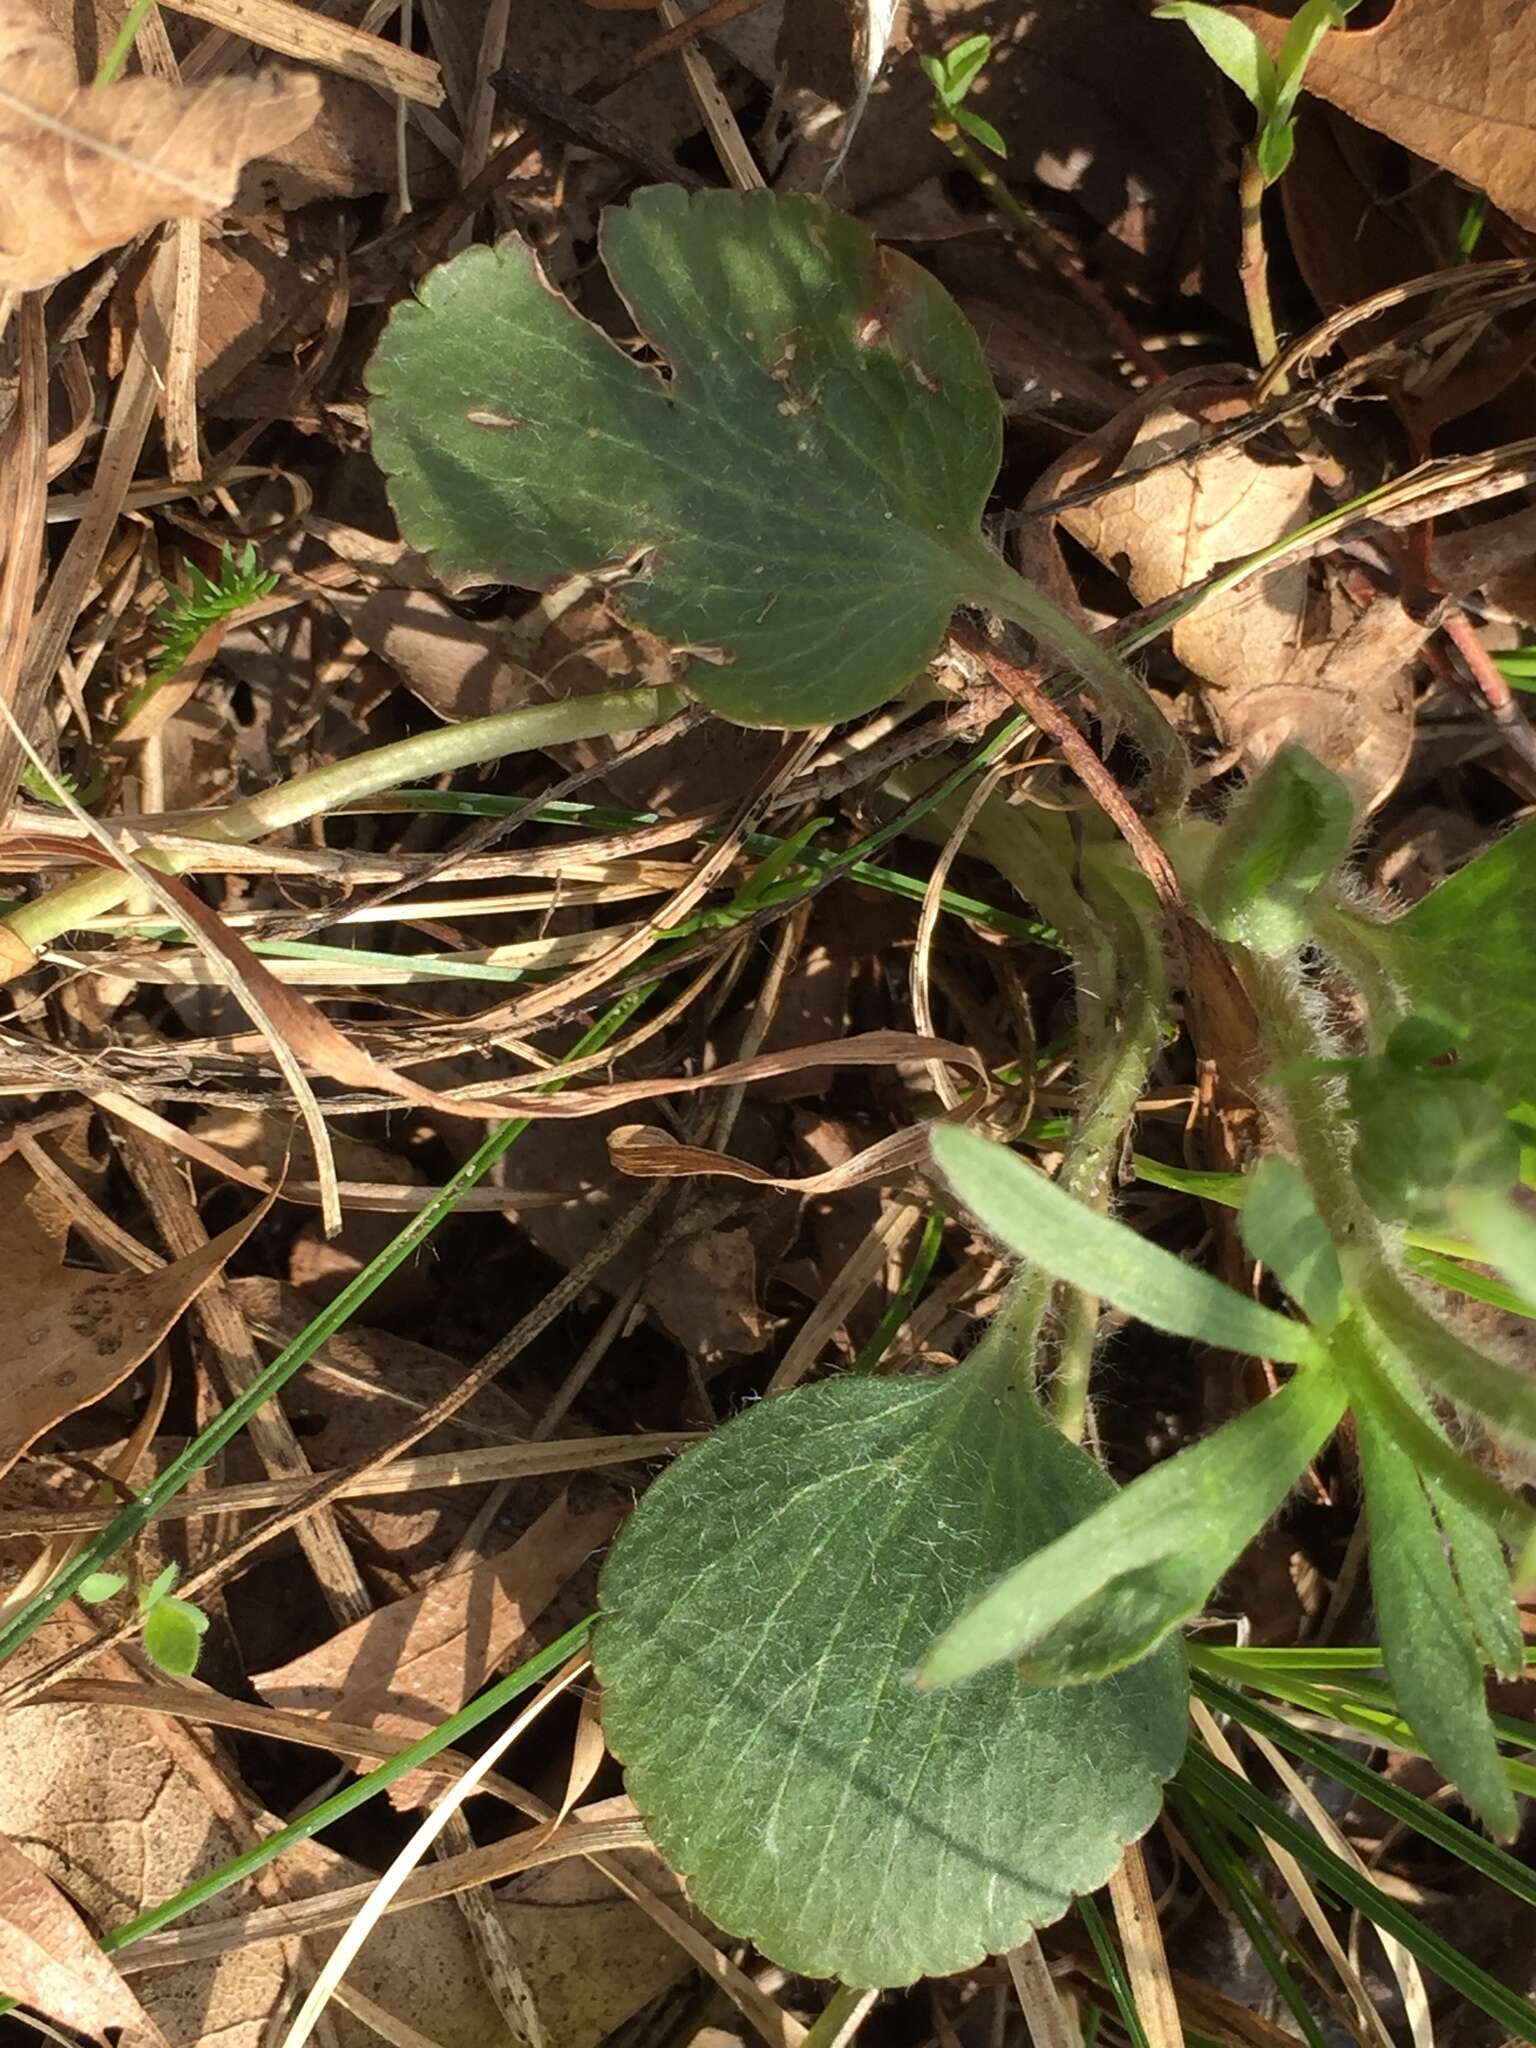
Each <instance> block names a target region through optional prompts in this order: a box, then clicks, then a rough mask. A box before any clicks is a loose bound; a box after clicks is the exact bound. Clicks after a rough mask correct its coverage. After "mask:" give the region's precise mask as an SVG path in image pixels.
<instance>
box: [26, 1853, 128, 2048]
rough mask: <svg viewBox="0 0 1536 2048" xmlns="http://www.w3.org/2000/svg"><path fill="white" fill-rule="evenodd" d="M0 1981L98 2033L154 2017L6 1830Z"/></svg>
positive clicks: (49, 2012)
mask: <svg viewBox="0 0 1536 2048" xmlns="http://www.w3.org/2000/svg"><path fill="white" fill-rule="evenodd" d="M0 1984H3V1985H4V1986H5V1988H6V1992H7V1994H8V1995H9V1996H10V1997H12V1998H14V1999H17V2000H18V2001H19V2002H20V2003H21V2004H22V2005H25V2006H30V2007H31V2009H32V2010H33V2011H34V2012H39V2013H41V2014H42V2015H43V2016H44V2018H46V2019H50V2020H54V2021H57V2023H58V2024H59V2025H60V2026H65V2027H71V2028H74V2029H76V2030H78V2031H79V2032H80V2033H82V2034H91V2035H94V2036H95V2037H96V2038H97V2039H98V2040H99V2039H101V2037H102V2036H103V2035H104V2034H105V2033H106V2030H107V2029H108V2027H144V2026H148V2025H149V2024H150V2022H149V2018H148V2015H147V2014H146V2013H145V2011H144V2009H143V2007H142V2006H141V2005H140V2004H139V2001H138V2000H137V1999H136V1998H135V1997H134V1995H133V1993H132V1992H131V1991H130V1990H129V1988H128V1986H127V1985H126V1984H125V1983H124V1981H123V1979H122V1977H121V1976H120V1975H119V1974H118V1969H117V1965H116V1964H115V1963H114V1962H112V1961H111V1960H110V1958H109V1957H107V1956H104V1955H103V1954H102V1952H101V1950H100V1949H99V1948H98V1947H97V1945H96V1942H95V1939H94V1937H93V1936H92V1934H91V1930H90V1929H89V1928H88V1927H87V1926H86V1924H85V1922H84V1921H83V1920H82V1919H81V1917H80V1915H79V1914H78V1913H77V1912H76V1911H75V1909H74V1907H73V1906H72V1905H71V1904H70V1903H69V1901H68V1899H67V1898H65V1896H64V1894H63V1893H62V1892H61V1891H60V1890H59V1888H58V1886H57V1885H56V1884H53V1883H52V1882H51V1881H50V1880H49V1879H48V1878H46V1877H45V1876H44V1875H43V1873H42V1871H41V1870H39V1869H38V1867H37V1865H36V1864H35V1863H34V1862H33V1861H32V1860H31V1858H30V1857H28V1856H24V1855H23V1854H22V1852H21V1851H20V1849H18V1848H17V1846H16V1844H15V1843H14V1842H13V1841H11V1840H10V1839H9V1837H7V1836H4V1835H0Z"/></svg>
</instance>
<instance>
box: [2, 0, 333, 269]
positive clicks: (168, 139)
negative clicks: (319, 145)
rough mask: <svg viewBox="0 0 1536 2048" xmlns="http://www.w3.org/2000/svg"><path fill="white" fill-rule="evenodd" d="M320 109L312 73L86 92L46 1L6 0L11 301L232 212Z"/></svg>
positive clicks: (5, 260) (5, 202) (6, 258)
mask: <svg viewBox="0 0 1536 2048" xmlns="http://www.w3.org/2000/svg"><path fill="white" fill-rule="evenodd" d="M319 103H320V91H319V85H318V83H317V81H316V80H315V79H314V78H312V77H311V76H310V75H309V74H308V73H307V72H293V71H282V70H277V69H273V70H271V71H266V72H263V73H262V74H261V75H260V76H259V77H255V78H218V79H211V80H209V81H207V82H206V83H204V84H199V85H190V86H184V85H172V84H169V83H168V82H167V81H165V80H163V79H158V78H141V77H136V78H125V79H120V80H119V81H117V82H116V83H115V84H112V85H109V86H105V87H103V88H101V89H100V90H99V91H98V90H96V89H94V88H90V87H84V86H82V85H81V83H80V80H79V76H78V74H77V72H76V68H75V59H74V56H73V53H72V52H71V50H70V49H69V47H68V46H67V45H66V44H65V43H64V42H63V41H61V40H60V38H59V37H58V36H56V35H55V34H54V33H53V32H52V30H51V29H50V28H49V27H48V26H47V23H46V21H45V20H44V18H43V16H42V14H41V13H40V11H39V10H38V8H37V7H36V6H34V5H33V4H32V0H0V288H4V289H9V290H12V291H38V290H41V289H42V287H43V286H45V285H50V284H53V283H55V282H56V281H57V280H58V279H59V278H61V277H67V276H68V275H69V273H70V271H72V270H78V269H79V268H80V266H81V265H82V264H84V263H89V262H90V260H91V258H92V257H93V256H99V255H100V254H101V253H102V251H103V250H105V249H113V248H116V247H117V246H118V245H119V244H120V243H122V242H127V241H131V240H132V238H133V237H134V236H135V235H139V234H142V233H143V232H144V230H145V229H146V228H151V227H153V226H155V224H156V223H157V222H158V221H163V220H187V219H203V218H206V217H208V216H209V215H212V214H215V213H218V212H220V211H221V210H222V209H223V208H224V207H226V206H228V205H229V203H230V201H231V200H232V199H233V197H234V194H235V185H236V182H237V180H238V178H239V176H240V173H241V171H242V170H243V169H244V167H245V165H246V164H247V163H249V162H250V161H251V160H252V159H253V158H255V157H260V156H264V155H266V154H267V153H268V152H269V151H271V150H275V149H280V148H281V147H282V146H283V144H284V143H287V142H291V141H292V140H293V138H294V137H295V136H296V135H299V134H302V132H303V131H304V130H305V129H306V128H307V127H308V126H309V125H310V123H311V121H313V119H314V117H315V113H316V110H317V108H318V106H319Z"/></svg>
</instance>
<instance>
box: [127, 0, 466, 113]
mask: <svg viewBox="0 0 1536 2048" xmlns="http://www.w3.org/2000/svg"><path fill="white" fill-rule="evenodd" d="M167 4H168V5H169V6H172V7H174V8H175V10H176V12H177V13H178V14H190V15H191V16H192V18H193V20H194V21H206V22H208V23H210V24H211V25H212V26H213V27H214V28H221V29H224V30H225V31H226V32H227V33H228V34H230V35H236V36H244V37H245V38H246V40H247V41H248V42H252V43H255V44H257V45H258V46H259V47H260V48H261V49H264V50H277V51H280V52H281V53H282V55H283V56H285V57H297V58H298V59H299V60H300V62H301V63H304V64H318V65H319V66H320V67H321V68H322V70H325V71H339V72H340V73H341V75H342V76H343V77H344V78H356V79H359V80H360V81H361V82H362V83H363V84H364V85H373V86H377V87H378V88H379V90H380V91H381V92H389V93H398V94H399V96H400V98H401V99H403V100H411V101H414V102H415V104H416V105H418V106H423V107H440V106H441V105H442V103H443V97H444V95H443V79H442V73H441V71H440V70H439V68H438V66H437V64H436V63H435V62H434V61H433V59H432V58H430V57H420V56H418V55H417V54H416V52H415V51H414V50H405V49H402V48H401V47H400V45H399V44H398V43H392V42H389V41H388V40H387V39H386V38H385V37H383V36H371V35H367V34H365V33H364V31H363V30H361V29H356V28H348V27H347V25H346V24H345V22H340V21H333V20H330V19H329V18H328V17H327V16H326V15H325V14H324V13H322V12H321V11H320V10H319V9H317V8H309V7H298V6H295V5H294V0H167Z"/></svg>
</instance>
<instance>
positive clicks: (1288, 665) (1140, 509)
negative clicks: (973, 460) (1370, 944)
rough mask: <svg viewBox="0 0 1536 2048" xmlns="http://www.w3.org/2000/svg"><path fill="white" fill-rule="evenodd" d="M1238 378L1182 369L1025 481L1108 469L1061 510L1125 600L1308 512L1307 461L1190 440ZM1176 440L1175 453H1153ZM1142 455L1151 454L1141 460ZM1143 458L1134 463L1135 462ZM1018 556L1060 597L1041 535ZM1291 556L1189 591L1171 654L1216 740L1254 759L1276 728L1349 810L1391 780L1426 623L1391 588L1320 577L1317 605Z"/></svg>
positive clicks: (1269, 745) (1175, 586)
mask: <svg viewBox="0 0 1536 2048" xmlns="http://www.w3.org/2000/svg"><path fill="white" fill-rule="evenodd" d="M1246 405H1247V400H1246V398H1245V397H1243V396H1242V395H1241V394H1240V393H1235V392H1231V391H1223V390H1220V389H1216V390H1210V389H1201V388H1200V387H1199V386H1198V385H1195V384H1187V385H1186V386H1185V387H1184V388H1182V389H1181V390H1180V391H1179V392H1178V393H1177V395H1176V397H1174V398H1171V399H1169V400H1167V401H1163V400H1162V399H1160V398H1159V399H1156V400H1154V401H1151V402H1148V403H1147V404H1146V405H1144V406H1143V407H1142V408H1141V413H1142V416H1141V417H1140V419H1139V420H1131V421H1128V420H1127V418H1126V416H1125V415H1122V417H1121V419H1120V420H1119V421H1117V422H1116V423H1115V425H1114V426H1113V427H1112V428H1109V429H1105V430H1104V431H1103V432H1102V433H1101V434H1098V435H1092V436H1089V437H1087V439H1086V440H1085V441H1083V442H1081V443H1080V444H1079V445H1078V447H1077V448H1075V449H1074V450H1073V452H1072V454H1071V455H1069V456H1066V457H1064V458H1063V459H1062V461H1061V462H1059V463H1058V464H1057V465H1056V466H1055V467H1054V468H1053V469H1051V470H1049V471H1048V472H1047V473H1046V475H1045V476H1044V477H1043V478H1042V479H1041V480H1040V482H1039V484H1038V485H1037V486H1036V487H1035V490H1034V491H1033V492H1032V493H1031V496H1032V498H1033V499H1034V500H1035V501H1036V502H1040V503H1045V502H1048V501H1050V500H1051V499H1054V498H1056V497H1058V496H1061V495H1063V494H1065V493H1066V492H1068V491H1070V490H1072V489H1073V488H1074V487H1075V486H1077V485H1080V484H1082V483H1084V482H1087V481H1090V480H1091V481H1098V480H1099V479H1103V480H1104V481H1105V482H1107V483H1108V482H1109V481H1110V480H1111V479H1116V480H1117V481H1114V482H1113V483H1112V484H1111V487H1110V488H1107V489H1105V490H1104V491H1103V492H1102V493H1101V494H1100V495H1097V496H1096V497H1095V498H1094V499H1093V500H1092V502H1090V503H1089V504H1086V505H1080V506H1075V507H1073V508H1071V509H1069V510H1067V511H1064V512H1062V513H1061V514H1060V515H1059V517H1060V521H1061V524H1062V525H1063V526H1064V527H1065V528H1066V530H1067V531H1068V532H1069V533H1070V534H1071V535H1072V536H1073V538H1074V539H1076V540H1077V541H1079V542H1081V544H1082V545H1083V546H1084V547H1086V548H1087V549H1088V551H1089V552H1090V553H1091V554H1093V555H1095V556H1097V557H1098V559H1099V560H1100V561H1101V562H1103V563H1105V564H1106V566H1108V567H1110V568H1112V569H1113V570H1114V571H1115V572H1116V573H1117V574H1118V575H1120V576H1121V577H1122V578H1123V579H1124V581H1125V582H1126V584H1127V585H1128V586H1129V588H1130V590H1131V592H1132V594H1133V595H1134V597H1135V598H1136V600H1137V602H1138V603H1140V604H1142V605H1155V604H1158V603H1160V602H1161V601H1163V600H1164V599H1168V598H1172V597H1175V596H1177V595H1178V594H1179V593H1180V592H1182V591H1185V590H1189V589H1191V588H1192V587H1193V586H1195V585H1197V584H1199V583H1200V582H1201V581H1202V579H1203V578H1204V577H1206V576H1207V575H1209V574H1210V573H1211V572H1212V571H1214V570H1216V569H1219V568H1223V567H1225V566H1228V565H1230V564H1232V563H1235V562H1238V561H1241V560H1242V559H1244V558H1245V557H1246V556H1249V555H1252V554H1256V553H1258V552H1259V551H1260V550H1261V549H1263V548H1266V547H1268V546H1270V545H1271V544H1272V543H1273V542H1275V541H1277V540H1279V539H1280V538H1281V537H1282V536H1283V535H1285V534H1288V533H1291V532H1294V531H1295V530H1296V529H1297V528H1298V527H1300V526H1302V525H1304V524H1305V523H1306V521H1307V519H1308V517H1309V506H1310V503H1311V499H1312V493H1313V478H1312V472H1311V471H1310V470H1309V469H1308V468H1307V467H1306V465H1305V464H1304V463H1302V462H1300V461H1299V460H1296V459H1294V458H1289V459H1288V458H1287V457H1285V456H1266V455H1263V454H1260V453H1258V452H1256V451H1255V449H1254V448H1253V447H1252V446H1251V445H1250V444H1248V443H1246V442H1241V443H1235V442H1228V443H1224V444H1222V445H1220V446H1217V447H1213V448H1202V446H1201V443H1202V439H1203V438H1204V436H1205V435H1206V433H1207V430H1208V428H1209V427H1210V426H1211V425H1214V424H1216V423H1218V422H1220V421H1221V420H1222V419H1224V418H1230V417H1232V416H1233V415H1234V414H1238V415H1240V414H1241V412H1242V411H1243V410H1245V409H1246ZM1183 449H1187V450H1188V451H1189V457H1188V460H1187V461H1183V462H1167V461H1166V460H1163V459H1162V458H1166V457H1167V456H1169V455H1172V454H1176V453H1178V452H1179V451H1180V450H1183ZM1154 465H1155V466H1154ZM1143 468H1145V470H1146V474H1144V475H1138V471H1140V470H1142V469H1143ZM1029 546H1030V548H1031V551H1032V557H1033V565H1034V566H1036V568H1037V569H1039V570H1040V571H1042V572H1043V573H1044V574H1045V575H1046V576H1048V577H1049V578H1050V580H1051V581H1052V582H1053V583H1054V584H1055V585H1056V587H1057V591H1058V593H1059V594H1060V595H1062V596H1064V597H1065V598H1066V599H1067V601H1068V602H1073V601H1074V599H1073V594H1072V592H1071V590H1070V586H1069V585H1068V584H1067V582H1066V575H1065V568H1064V565H1063V564H1062V563H1061V562H1060V559H1059V557H1058V556H1056V555H1055V551H1054V549H1052V550H1051V551H1050V554H1049V555H1047V553H1046V544H1045V542H1044V540H1043V539H1042V537H1041V536H1040V535H1039V534H1038V530H1036V532H1035V537H1034V538H1033V539H1032V541H1031V542H1030V543H1029ZM1312 575H1313V572H1312V568H1311V565H1310V563H1308V562H1307V561H1306V560H1304V559H1302V560H1294V561H1289V562H1285V563H1281V564H1279V565H1277V566H1276V567H1274V568H1272V569H1269V570H1266V571H1263V572H1261V573H1260V574H1258V575H1256V576H1253V577H1251V578H1249V579H1248V580H1247V581H1245V582H1244V583H1242V584H1241V585H1239V587H1238V588H1237V589H1235V590H1231V591H1227V592H1225V593H1222V594H1219V595H1213V596H1210V597H1207V598H1204V599H1203V600H1202V601H1201V602H1200V603H1199V604H1197V605H1196V606H1195V607H1194V609H1193V610H1192V611H1190V612H1188V613H1187V614H1186V615H1185V616H1184V617H1182V618H1180V619H1178V620H1177V621H1176V623H1175V624H1174V626H1173V629H1172V635H1171V644H1172V647H1173V652H1174V654H1175V655H1176V656H1177V658H1178V660H1179V661H1180V662H1181V663H1183V665H1184V666H1185V667H1186V668H1187V669H1188V670H1189V671H1190V673H1191V674H1192V675H1193V676H1195V677H1196V678H1197V680H1198V681H1199V683H1200V685H1201V694H1202V698H1203V701H1204V704H1205V708H1206V712H1207V714H1208V716H1209V717H1210V720H1211V723H1212V725H1213V726H1214V727H1215V730H1216V733H1217V735H1218V737H1219V739H1220V740H1221V742H1222V743H1223V745H1224V746H1225V747H1227V748H1228V749H1229V750H1230V751H1231V752H1232V754H1233V755H1234V757H1235V758H1236V759H1237V760H1238V761H1239V762H1240V763H1241V764H1242V766H1243V767H1244V769H1245V770H1246V771H1247V772H1248V773H1249V774H1253V773H1255V772H1256V771H1257V770H1258V769H1259V768H1261V767H1262V766H1263V765H1264V763H1265V762H1266V761H1267V760H1269V759H1270V757H1271V756H1272V755H1273V754H1274V753H1275V752H1276V751H1277V749H1278V748H1279V747H1280V746H1282V745H1283V744H1284V743H1285V742H1286V741H1288V740H1294V741H1297V742H1298V743H1299V744H1301V745H1302V746H1305V747H1307V748H1309V749H1310V751H1311V752H1312V753H1313V754H1315V755H1316V756H1317V757H1318V759H1319V760H1321V761H1323V762H1324V763H1326V765H1327V766H1328V767H1330V768H1332V769H1333V770H1334V771H1335V773H1337V774H1339V775H1341V776H1342V777H1343V778H1344V780H1345V781H1346V782H1348V783H1349V785H1350V788H1351V789H1352V791H1353V792H1354V795H1355V798H1356V801H1357V803H1358V804H1359V805H1360V807H1361V808H1362V810H1372V809H1375V808H1376V807H1377V806H1378V805H1380V804H1381V803H1383V802H1384V801H1385V800H1386V798H1387V797H1388V796H1389V795H1390V794H1391V792H1392V790H1393V788H1394V787H1395V786H1396V783H1397V780H1398V778H1399V776H1400V775H1401V774H1402V772H1403V768H1404V765H1405V763H1406V762H1407V759H1408V754H1409V749H1410V747H1411V745H1412V741H1413V694H1412V688H1411V683H1410V671H1411V667H1412V663H1413V661H1414V658H1415V657H1416V655H1417V654H1418V652H1419V650H1420V648H1421V647H1422V646H1423V644H1424V642H1425V640H1426V639H1427V638H1428V637H1429V633H1430V631H1431V630H1432V629H1431V627H1430V626H1428V625H1426V624H1424V623H1422V622H1421V621H1419V620H1417V619H1415V618H1414V617H1412V616H1411V615H1410V614H1409V613H1408V612H1407V611H1406V609H1405V608H1404V607H1403V605H1402V604H1401V602H1400V601H1399V600H1398V599H1397V598H1395V597H1391V596H1386V595H1376V596H1374V597H1373V598H1372V599H1371V600H1370V601H1368V602H1366V603H1365V604H1363V605H1360V604H1357V603H1355V602H1354V601H1353V600H1352V599H1351V597H1350V596H1349V595H1348V594H1346V593H1345V592H1344V591H1343V590H1341V589H1340V588H1339V586H1338V585H1337V584H1335V585H1333V586H1332V587H1331V588H1330V589H1329V590H1328V592H1327V593H1326V596H1325V603H1324V606H1323V609H1322V612H1321V615H1320V616H1319V614H1318V610H1317V608H1316V606H1315V605H1314V601H1313V595H1312Z"/></svg>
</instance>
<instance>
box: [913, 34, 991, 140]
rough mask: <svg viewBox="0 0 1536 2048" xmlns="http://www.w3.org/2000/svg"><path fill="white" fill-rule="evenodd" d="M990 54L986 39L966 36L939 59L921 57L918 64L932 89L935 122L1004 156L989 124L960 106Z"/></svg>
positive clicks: (963, 105) (986, 37)
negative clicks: (948, 125)
mask: <svg viewBox="0 0 1536 2048" xmlns="http://www.w3.org/2000/svg"><path fill="white" fill-rule="evenodd" d="M991 55H992V38H991V37H990V36H980V35H978V36H966V37H965V38H964V39H963V41H961V42H958V43H956V44H955V46H954V48H953V49H952V50H946V51H945V52H944V54H943V56H942V57H924V58H923V60H922V65H923V69H924V70H925V71H926V72H927V74H928V77H929V80H930V82H931V83H932V86H933V96H934V98H935V100H936V101H937V102H938V115H939V119H940V120H943V121H952V122H953V123H954V125H955V126H956V127H957V128H959V129H962V130H963V131H964V132H965V134H967V135H969V136H971V137H972V139H973V140H974V141H976V142H979V143H980V144H981V146H982V148H983V149H990V150H991V152H992V154H993V155H994V156H1006V155H1007V154H1008V145H1007V143H1006V142H1004V140H1003V138H1002V136H1001V135H999V134H998V132H997V130H996V129H995V128H994V127H993V126H992V123H991V122H990V121H984V120H983V119H982V117H981V116H980V114H978V113H975V112H973V111H972V109H971V108H970V107H968V106H966V105H965V104H964V101H965V96H966V94H967V93H968V92H969V91H970V89H971V87H972V86H973V85H974V84H975V83H976V80H977V78H978V76H979V75H980V72H981V69H982V66H983V65H984V64H985V63H986V61H987V59H988V58H989V57H990V56H991Z"/></svg>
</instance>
